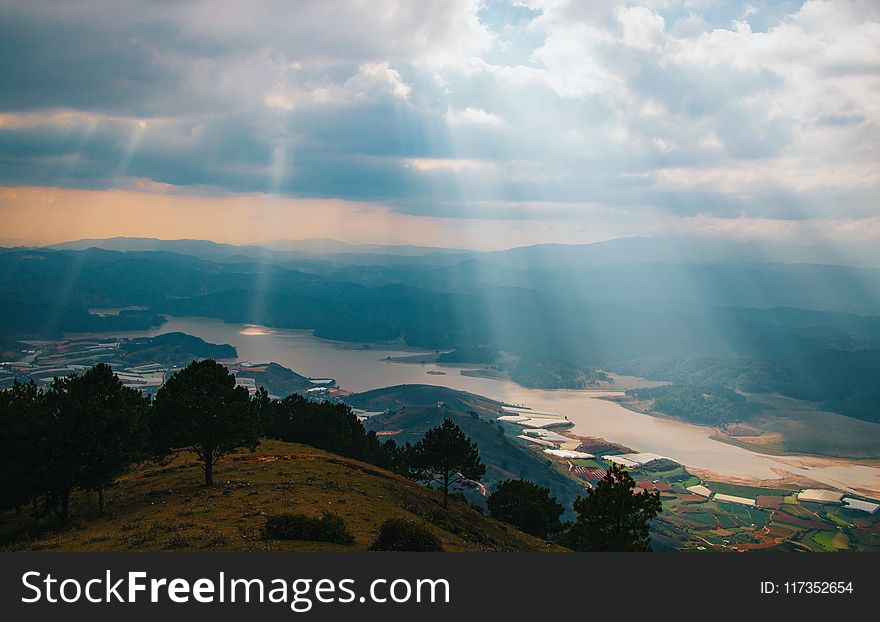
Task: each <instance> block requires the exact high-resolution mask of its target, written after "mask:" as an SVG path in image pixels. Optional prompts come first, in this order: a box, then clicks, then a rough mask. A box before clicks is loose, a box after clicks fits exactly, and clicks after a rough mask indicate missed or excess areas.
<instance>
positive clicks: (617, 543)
mask: <svg viewBox="0 0 880 622" xmlns="http://www.w3.org/2000/svg"><path fill="white" fill-rule="evenodd" d="M635 485H636V483H635V481H633V478H632V477H630V475H629V473H627V472H626V470H625V469H624V468H623V467H621V466H620V465H617V464H613V465H611V470H610V471H608V474H607V475H606V476H605V477H603V478H602V480H600V481H599V483H598V484H597V485H596V487H595V488H592V489H590V490H589V491H588V492H587V495H586V496H585V497H578V498H577V499H576V500H575V502H574V511H575V512H577V514H578V518H577V521H576V522H575V523H574V525H572V527H571V530H570V532H569V534H568V540H569V546H570V547H571V548H573V549H575V550H576V551H650V550H651V540H650V534H649V531H648V530H649V525H650V522H651V519H653V518H654V517H655V516H657V515H658V514H659V513H660V511H661V509H662V504H661V502H660V495H659V494H657V493H650V492H647V491H642V492H640V493H638V494H634V493H633V489H634V488H635Z"/></svg>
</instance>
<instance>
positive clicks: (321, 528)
mask: <svg viewBox="0 0 880 622" xmlns="http://www.w3.org/2000/svg"><path fill="white" fill-rule="evenodd" d="M263 538H264V539H266V540H312V541H314V542H333V543H335V544H354V536H353V535H352V534H351V532H350V531H349V530H348V527H347V526H346V525H345V521H344V520H342V517H340V516H338V515H336V514H331V513H330V512H324V515H323V516H322V517H321V518H312V517H311V516H306V515H304V514H275V515H273V516H270V517H269V518H268V519H267V520H266V525H265V527H263Z"/></svg>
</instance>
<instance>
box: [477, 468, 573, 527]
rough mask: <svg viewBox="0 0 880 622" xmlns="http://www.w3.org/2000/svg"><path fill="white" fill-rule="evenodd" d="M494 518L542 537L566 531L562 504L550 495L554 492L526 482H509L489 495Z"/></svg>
mask: <svg viewBox="0 0 880 622" xmlns="http://www.w3.org/2000/svg"><path fill="white" fill-rule="evenodd" d="M487 504H488V506H489V514H490V515H491V516H492V518H495V519H498V520H501V521H504V522H505V523H510V524H511V525H513V526H514V527H516V528H517V529H520V530H522V531H525V532H526V533H530V534H532V535H533V536H537V537H539V538H545V539H546V538H548V537H549V536H550V535H552V534H555V533H558V532H559V531H560V530H561V529H562V523H560V522H559V517H560V516H562V513H563V512H564V511H565V508H563V507H562V504H561V503H559V502H558V501H557V500H556V499H555V498H553V497H551V496H550V489H549V488H544V487H542V486H538V485H537V484H533V483H532V482H527V481H525V480H521V479H519V480H517V479H508V480H505V481H503V482H501V483H500V484H498V487H497V488H496V489H495V491H494V492H493V493H492V494H491V495H489V499H488V500H487Z"/></svg>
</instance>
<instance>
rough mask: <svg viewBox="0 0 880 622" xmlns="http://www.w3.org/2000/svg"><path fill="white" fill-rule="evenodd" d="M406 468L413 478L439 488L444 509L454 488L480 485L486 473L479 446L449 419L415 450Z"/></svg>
mask: <svg viewBox="0 0 880 622" xmlns="http://www.w3.org/2000/svg"><path fill="white" fill-rule="evenodd" d="M407 467H408V468H409V470H410V472H411V473H412V476H413V478H415V479H417V480H420V481H425V482H428V483H429V484H438V485H439V486H440V488H441V490H443V507H447V506H448V505H449V490H450V488H451V487H452V486H455V485H456V484H458V483H461V482H463V481H465V480H477V481H479V479H480V478H481V477H482V476H483V474H484V473H485V472H486V467H485V465H484V464H483V463H482V462H481V461H480V450H479V448H478V447H477V444H476V443H474V442H473V441H472V440H471V439H469V438H468V437H467V436H465V434H464V432H462V431H461V428H459V427H458V426H457V425H455V424H454V423H453V422H452V419H449V418H448V417H447V418H446V419H444V420H443V423H442V424H441V425H439V426H437V427H435V428H431V429H430V430H428V431H427V432H425V436H424V438H423V439H422V440H420V441H419V442H418V443H416V444H415V445H414V446H413V447H412V449H411V451H410V452H409V456H408V458H407Z"/></svg>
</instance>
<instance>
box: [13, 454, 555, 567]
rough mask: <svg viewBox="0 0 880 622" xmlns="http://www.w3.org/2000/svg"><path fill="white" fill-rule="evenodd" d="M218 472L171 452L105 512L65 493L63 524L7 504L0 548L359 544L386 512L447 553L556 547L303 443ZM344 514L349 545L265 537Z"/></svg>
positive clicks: (130, 478) (238, 458) (126, 478)
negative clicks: (207, 478) (208, 478)
mask: <svg viewBox="0 0 880 622" xmlns="http://www.w3.org/2000/svg"><path fill="white" fill-rule="evenodd" d="M222 469H223V478H222V480H218V482H217V484H216V485H215V486H212V487H207V486H203V485H201V481H200V480H201V476H202V468H201V463H200V461H199V460H198V458H197V457H196V456H195V454H192V453H190V452H187V451H182V452H178V453H177V454H175V455H174V456H171V457H170V458H169V459H168V460H167V461H166V460H163V461H162V462H160V463H154V462H149V461H148V462H143V463H141V464H138V465H136V466H134V467H133V468H132V469H131V470H129V471H128V472H126V473H125V474H123V475H122V476H121V477H120V478H119V479H118V481H117V484H116V486H115V487H114V489H113V495H112V498H110V499H109V500H108V506H107V511H106V513H105V515H104V516H99V515H97V513H96V512H95V511H94V501H93V498H92V496H91V495H89V494H87V493H84V492H80V491H74V493H73V494H72V495H71V517H72V520H71V524H70V526H68V527H66V528H59V527H58V525H57V521H54V520H52V519H51V517H48V516H41V515H37V516H33V515H31V513H30V512H28V511H22V512H20V513H15V511H14V509H11V510H9V511H7V512H4V513H3V514H2V515H0V547H3V548H5V549H7V550H10V549H12V550H54V551H159V550H175V551H217V550H220V551H226V550H235V551H266V550H270V551H366V550H368V549H369V548H370V546H371V545H372V543H373V541H374V540H375V539H376V535H377V533H378V532H379V528H380V526H381V525H382V523H384V522H385V521H386V520H388V519H389V518H403V519H406V520H410V521H415V522H418V523H419V524H421V525H423V526H424V527H425V528H427V529H429V530H430V531H431V532H432V533H434V535H436V536H437V538H438V539H439V540H440V541H441V543H442V545H443V548H444V549H445V550H447V551H552V550H561V549H560V548H559V547H558V546H554V545H550V544H548V543H547V542H544V541H542V540H540V539H538V538H535V537H533V536H531V535H528V534H525V533H522V532H520V531H517V530H516V529H514V528H512V527H510V526H507V525H504V524H503V523H499V522H497V521H495V520H493V519H491V518H489V517H488V516H484V515H483V514H482V513H481V512H479V511H478V510H476V509H474V508H472V507H470V506H469V505H466V504H464V503H459V502H456V501H455V500H454V499H451V500H450V503H449V507H448V508H445V509H444V508H443V506H442V503H441V502H442V496H441V494H440V492H439V491H434V490H430V489H428V488H426V487H424V486H421V485H419V484H417V483H415V482H413V481H411V480H409V479H407V478H405V477H401V476H399V475H396V474H394V473H391V472H389V471H386V470H383V469H380V468H378V467H375V466H372V465H369V464H366V463H364V462H360V461H357V460H352V459H349V458H343V457H341V456H337V455H335V454H331V453H328V452H326V451H322V450H320V449H314V448H312V447H309V446H307V445H297V444H292V443H284V442H281V441H275V440H266V441H263V442H262V443H261V444H260V446H259V447H258V448H257V450H256V451H255V452H254V453H250V452H244V453H239V454H235V455H231V456H229V457H228V458H227V459H226V460H224V462H223V463H222ZM322 510H327V511H332V512H334V513H336V514H338V515H339V516H340V517H342V519H343V520H345V522H346V525H347V528H348V530H349V531H350V532H351V533H352V535H354V538H355V541H354V543H353V544H334V543H330V542H315V541H311V540H265V539H264V538H263V528H264V526H265V524H266V519H267V516H273V515H278V514H285V513H297V514H304V515H306V516H311V517H314V518H320V517H321V515H322V514H321V511H322Z"/></svg>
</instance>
